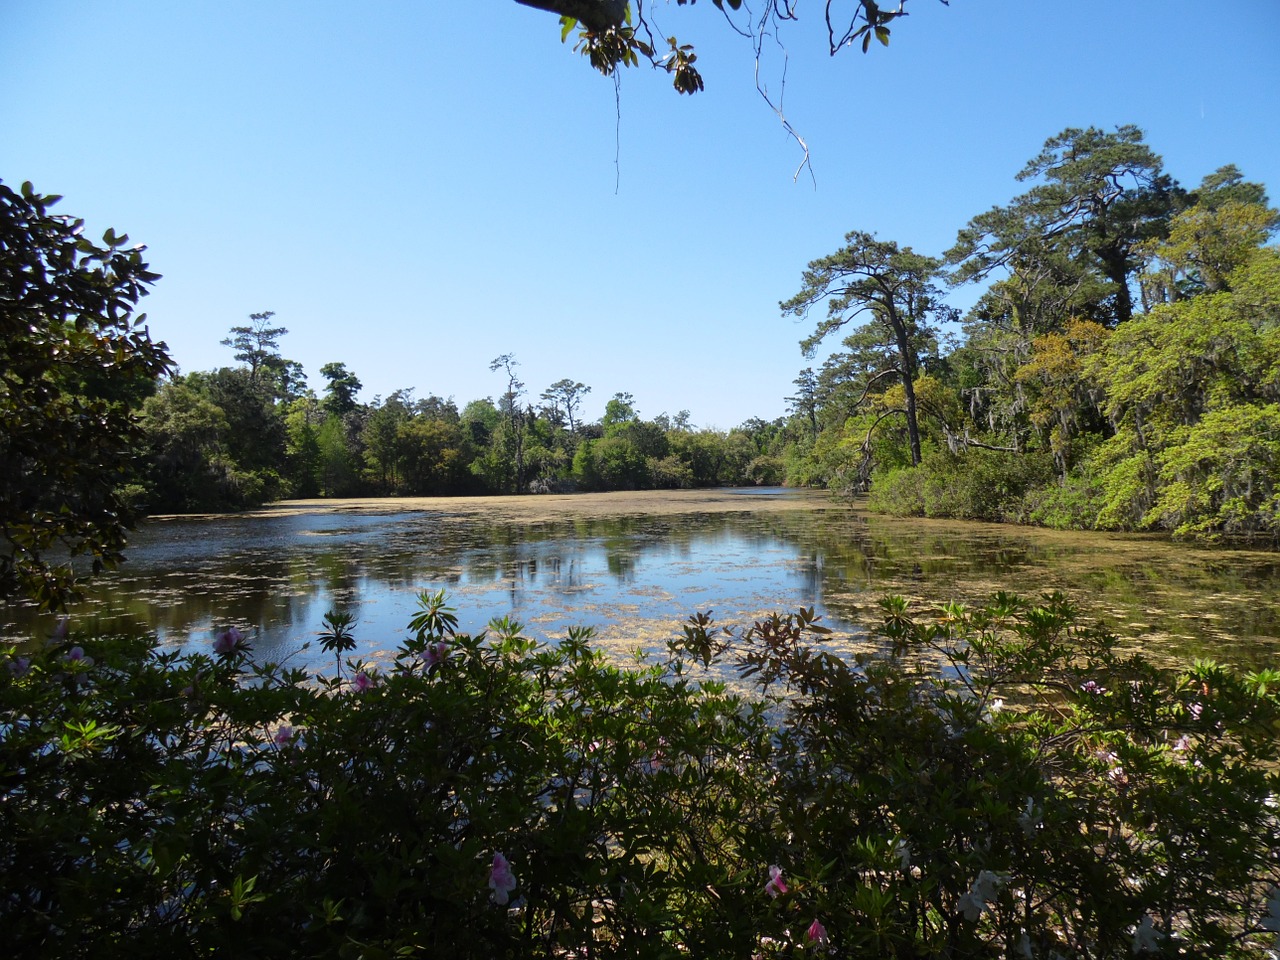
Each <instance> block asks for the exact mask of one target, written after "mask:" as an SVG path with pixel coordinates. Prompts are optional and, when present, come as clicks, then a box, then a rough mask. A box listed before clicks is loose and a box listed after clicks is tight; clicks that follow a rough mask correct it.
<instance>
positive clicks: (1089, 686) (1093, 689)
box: [1080, 680, 1107, 695]
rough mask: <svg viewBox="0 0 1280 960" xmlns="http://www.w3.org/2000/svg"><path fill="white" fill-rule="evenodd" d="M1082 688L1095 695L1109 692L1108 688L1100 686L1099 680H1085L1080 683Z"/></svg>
mask: <svg viewBox="0 0 1280 960" xmlns="http://www.w3.org/2000/svg"><path fill="white" fill-rule="evenodd" d="M1080 689H1081V690H1082V691H1083V692H1084V693H1092V694H1095V695H1099V694H1103V693H1106V692H1107V688H1106V687H1100V686H1098V684H1097V681H1095V680H1087V681H1085V682H1084V683H1082V684H1080Z"/></svg>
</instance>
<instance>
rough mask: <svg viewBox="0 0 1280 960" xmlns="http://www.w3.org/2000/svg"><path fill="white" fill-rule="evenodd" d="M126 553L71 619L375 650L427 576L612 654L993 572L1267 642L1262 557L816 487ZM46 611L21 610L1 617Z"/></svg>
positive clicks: (380, 506) (511, 512) (228, 531)
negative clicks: (871, 502)
mask: <svg viewBox="0 0 1280 960" xmlns="http://www.w3.org/2000/svg"><path fill="white" fill-rule="evenodd" d="M127 553H128V556H129V561H128V563H127V564H126V565H125V566H123V567H122V568H121V569H120V570H118V571H115V572H114V573H112V574H110V575H108V576H107V577H104V578H103V579H102V580H101V581H100V582H99V584H98V585H97V586H96V587H95V588H94V589H93V591H92V593H91V596H90V597H89V598H88V600H87V602H86V603H85V604H83V605H81V606H79V607H77V608H76V610H75V611H74V613H73V623H74V624H75V625H76V626H77V628H89V629H93V628H100V629H111V630H130V631H133V630H150V631H155V632H156V633H157V634H158V635H159V636H160V637H161V639H162V640H164V641H165V642H166V643H172V644H193V645H195V646H197V647H199V648H202V649H207V648H208V644H209V643H210V642H211V639H212V636H213V633H214V632H215V631H216V630H218V629H221V628H223V627H225V626H227V625H230V624H235V625H236V626H238V627H240V628H241V629H242V630H245V631H246V632H247V633H249V634H251V635H252V636H253V638H254V646H255V651H256V654H257V656H258V658H259V659H272V660H281V659H285V658H290V662H291V663H295V664H299V665H302V664H306V663H315V662H319V661H320V660H321V659H326V660H327V658H322V656H321V654H320V651H319V649H318V645H317V644H315V643H314V638H315V634H316V633H317V631H318V630H319V629H320V622H321V618H322V617H323V615H324V614H325V612H326V611H328V610H330V609H337V610H343V611H346V612H349V613H351V614H352V615H353V616H354V617H355V618H356V627H355V634H356V637H357V640H358V641H359V644H360V645H359V647H358V649H357V654H358V655H360V656H363V657H370V658H373V657H379V656H382V655H384V654H385V653H386V652H387V651H389V650H391V649H393V648H394V647H395V645H396V644H397V643H398V642H399V640H400V639H402V638H403V637H404V636H405V629H404V628H405V624H406V623H407V621H408V620H409V617H410V616H411V615H412V613H413V611H414V609H415V602H416V596H417V594H418V593H419V592H420V591H423V590H431V591H434V590H436V589H439V588H444V589H445V590H446V591H447V592H448V594H449V596H450V597H451V599H452V603H453V605H454V606H455V607H456V608H457V609H458V612H459V617H460V623H461V628H462V629H464V630H468V631H472V632H474V631H479V630H481V629H483V628H484V625H485V624H486V623H487V622H488V621H489V619H490V618H492V617H499V616H504V615H508V614H509V615H511V616H512V617H514V618H515V619H517V620H519V621H521V622H522V623H524V624H525V625H526V628H527V632H528V633H529V634H531V635H535V636H538V637H545V638H554V637H556V636H562V635H563V634H564V632H565V630H566V629H567V628H568V627H569V626H571V625H575V624H578V625H584V626H592V627H595V628H596V630H597V632H598V638H599V642H600V643H601V644H602V645H603V646H605V647H607V648H609V649H611V650H613V651H616V652H619V653H625V652H627V651H629V650H631V649H633V648H635V647H641V648H644V649H648V650H653V649H660V648H661V647H662V646H663V644H664V641H665V640H666V639H667V638H669V637H671V636H674V635H676V634H678V633H679V625H680V623H681V622H682V621H683V620H684V619H685V618H686V617H688V616H689V615H690V614H692V613H694V612H696V611H707V610H711V611H713V614H714V616H715V618H716V620H717V622H719V623H722V624H738V625H749V624H750V622H751V621H752V620H754V619H756V618H758V617H760V616H762V615H764V614H765V613H767V612H769V611H772V610H782V611H786V610H794V609H796V608H797V607H799V606H806V607H807V606H816V607H817V609H818V612H819V613H820V614H821V615H822V616H823V617H824V618H825V620H824V622H825V623H826V624H827V625H828V626H831V627H834V628H836V630H837V631H838V633H839V635H840V636H839V637H837V638H836V639H835V640H833V646H835V647H836V648H837V649H846V648H848V647H849V646H851V645H852V646H856V645H857V643H858V642H859V640H860V638H861V637H862V635H863V633H862V630H861V627H860V625H861V624H865V623H869V622H873V621H874V619H875V615H876V600H877V599H878V598H879V597H881V596H883V595H885V594H889V593H898V594H902V595H904V596H907V597H909V598H911V599H913V600H914V601H916V602H917V603H918V604H920V605H921V606H928V605H931V604H936V603H941V602H943V601H946V600H950V599H958V600H962V601H965V602H968V603H975V602H980V601H981V600H982V599H983V598H985V597H989V596H990V595H991V594H992V593H993V592H994V591H996V590H1002V589H1003V590H1011V591H1015V592H1019V593H1021V594H1023V595H1024V596H1028V597H1038V596H1039V595H1040V594H1041V593H1043V592H1045V591H1047V590H1061V591H1063V592H1064V593H1066V594H1068V595H1069V596H1070V597H1072V598H1073V599H1074V600H1075V601H1076V602H1077V603H1078V604H1079V606H1080V607H1081V609H1082V611H1083V612H1084V613H1085V614H1086V615H1087V616H1089V617H1091V618H1094V619H1097V620H1100V621H1102V622H1104V623H1106V624H1107V625H1108V626H1109V627H1110V628H1111V629H1112V630H1114V631H1115V632H1117V633H1118V634H1120V635H1121V636H1122V637H1124V638H1126V639H1132V640H1133V641H1135V642H1138V643H1140V644H1141V645H1142V646H1143V647H1144V648H1146V649H1147V650H1148V651H1149V652H1151V653H1156V654H1160V655H1166V654H1167V655H1169V656H1171V657H1179V658H1185V657H1198V656H1212V657H1214V658H1215V659H1218V660H1222V661H1226V662H1230V663H1234V664H1236V665H1240V666H1262V665H1274V663H1275V660H1276V654H1277V652H1280V555H1277V554H1275V553H1270V552H1263V551H1246V550H1218V549H1209V548H1203V547H1191V546H1188V545H1186V544H1176V543H1172V542H1170V541H1168V540H1165V539H1162V538H1158V537H1152V536H1132V535H1112V534H1102V533H1063V532H1057V531H1048V530H1038V529H1033V528H1025V527H1009V526H1000V525H992V524H975V523H963V522H953V521H930V520H902V519H895V518H889V517H879V516H875V515H871V514H868V513H866V512H865V511H863V510H861V509H860V508H857V507H850V506H849V505H847V504H841V503H836V502H833V501H831V500H830V499H829V498H828V497H827V496H826V495H825V494H822V493H818V492H814V491H795V490H782V489H770V488H764V489H757V488H752V489H742V490H713V491H649V492H644V493H610V494H579V495H572V496H569V495H565V496H546V497H481V498H468V499H440V498H426V499H417V500H351V501H292V502H286V503H282V504H276V505H273V506H271V507H268V508H265V509H262V510H258V511H254V512H252V513H246V514H239V515H235V516H217V517H174V518H157V519H153V520H150V521H148V522H147V523H146V524H144V525H143V526H142V527H141V528H140V529H139V530H138V531H137V532H136V533H135V534H134V535H133V537H132V538H131V541H130V546H129V549H128V551H127ZM51 626H52V619H51V618H49V617H47V616H38V615H36V614H34V613H32V612H29V611H18V612H17V614H16V615H15V616H11V617H10V622H9V623H7V624H3V625H0V630H2V631H3V632H4V634H5V635H7V636H19V635H22V634H23V633H25V632H27V631H32V630H34V631H39V632H43V631H46V630H48V629H50V628H51ZM307 641H312V645H311V647H310V648H309V649H308V650H305V651H301V648H302V647H303V645H304V644H305V643H306V642H307ZM300 651H301V652H300Z"/></svg>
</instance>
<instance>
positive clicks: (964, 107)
mask: <svg viewBox="0 0 1280 960" xmlns="http://www.w3.org/2000/svg"><path fill="white" fill-rule="evenodd" d="M4 6H5V14H4V19H5V28H4V30H3V32H2V33H0V90H3V91H4V96H3V97H0V179H3V180H5V181H6V182H10V183H17V182H20V181H22V180H31V181H32V182H33V183H34V184H35V185H36V186H37V187H38V188H39V189H41V190H43V191H45V192H51V193H60V194H62V195H64V196H65V198H66V199H65V200H64V201H63V203H62V205H61V208H60V209H61V211H62V212H64V213H73V214H76V215H78V216H83V217H85V218H86V220H87V221H88V225H89V228H90V230H92V231H95V232H97V233H101V231H102V230H104V229H105V228H107V227H108V226H110V227H114V228H116V229H117V230H123V231H127V232H128V233H129V235H130V237H131V238H132V239H133V240H135V241H139V242H143V243H146V244H147V246H148V248H149V256H150V261H151V263H152V266H153V268H154V269H155V270H157V271H158V272H160V273H161V274H163V279H162V280H161V281H159V283H158V284H157V285H156V287H155V290H154V292H153V293H152V295H151V296H150V297H148V298H147V300H146V302H145V306H146V310H147V313H148V315H149V318H150V323H151V328H152V332H153V334H154V335H155V336H156V337H158V338H160V339H163V340H165V341H166V342H167V343H168V344H169V346H170V348H171V351H172V353H173V356H174V358H175V359H176V360H177V362H178V363H179V364H180V366H181V368H182V369H183V370H184V371H192V370H202V369H211V368H213V367H217V366H221V365H224V364H228V363H230V362H231V355H230V351H229V350H227V349H226V348H224V347H221V346H219V341H220V340H221V339H223V338H224V337H225V336H226V335H227V332H228V330H229V328H230V327H231V326H232V325H235V324H241V323H245V322H247V317H248V314H250V313H254V312H257V311H262V310H274V311H275V312H276V322H278V323H280V324H282V325H284V326H286V327H288V328H289V331H290V332H289V334H288V336H287V337H285V338H284V340H283V342H282V347H283V353H284V354H285V355H286V356H287V357H290V358H291V359H295V360H298V361H300V362H301V363H302V364H303V366H304V367H305V369H306V371H307V373H308V375H309V376H310V377H311V381H312V385H313V386H314V387H316V388H317V389H319V388H320V387H321V386H322V384H323V381H322V379H321V378H320V376H319V373H318V371H319V368H320V366H321V365H322V364H324V363H327V362H329V361H334V360H339V361H342V362H345V363H346V364H347V366H348V368H349V369H351V370H352V371H354V372H355V373H356V375H357V376H359V377H360V379H361V380H362V381H363V383H364V386H365V389H364V392H363V395H362V396H363V398H364V399H371V398H372V397H373V396H374V395H375V394H381V395H383V396H385V395H387V394H388V393H390V392H392V391H393V390H396V389H398V388H402V387H413V388H415V389H416V390H417V392H418V395H420V396H425V395H427V394H429V393H435V394H439V395H442V396H453V397H454V398H455V399H456V400H457V401H458V403H459V405H462V404H465V403H466V402H467V401H468V400H471V399H475V398H477V397H482V396H497V395H498V394H499V393H500V392H501V391H502V389H503V388H504V386H505V384H504V381H503V380H502V378H501V377H500V375H499V374H495V373H491V372H490V371H489V369H488V365H489V361H490V360H492V359H493V358H494V357H496V356H498V355H499V354H503V353H513V354H515V356H516V358H517V359H518V360H519V362H520V364H521V366H520V368H519V371H518V372H519V373H520V375H521V377H522V379H523V380H524V381H525V382H526V384H527V389H528V391H529V396H530V399H534V400H536V398H537V395H538V394H539V393H540V392H541V391H542V390H543V389H545V388H546V387H547V386H548V385H549V384H551V383H552V382H554V381H556V380H559V379H561V378H564V377H570V378H573V379H574V380H579V381H582V382H583V383H586V384H588V385H590V386H591V387H592V388H593V392H592V394H591V396H590V397H589V398H588V404H587V407H586V410H585V412H586V415H587V416H588V417H596V416H599V414H600V413H601V412H602V411H603V408H604V403H605V401H606V400H608V398H609V397H610V396H611V395H612V394H613V393H614V392H617V391H625V392H629V393H632V394H633V395H634V396H635V400H636V405H637V407H638V409H639V410H640V412H641V414H642V415H643V416H646V417H650V416H655V415H657V414H659V413H662V412H664V411H665V412H668V413H675V412H677V411H679V410H681V409H688V410H689V411H690V412H691V414H692V420H693V422H694V423H696V424H698V425H702V426H716V427H720V428H728V427H731V426H733V425H735V424H737V423H739V422H741V421H743V420H745V419H747V418H749V417H753V416H758V417H764V418H772V417H775V416H779V415H781V414H782V413H783V412H784V411H785V408H786V402H785V400H784V398H785V397H786V396H787V395H788V394H789V393H790V392H791V391H792V387H791V382H792V380H793V379H794V378H795V376H796V375H797V373H798V371H799V370H800V369H801V368H802V367H803V366H805V365H808V364H809V363H810V361H806V360H804V358H803V357H802V356H801V354H800V352H799V348H798V346H797V344H798V341H799V340H800V339H801V338H802V337H803V336H805V335H806V334H807V333H808V332H809V326H808V325H802V324H797V323H796V322H795V321H793V320H791V319H784V318H782V317H781V315H780V313H779V311H778V306H777V305H778V301H780V300H783V299H785V298H787V297H789V296H790V295H792V294H793V293H795V292H796V291H797V290H798V289H799V283H800V274H801V271H802V269H803V268H804V266H805V264H806V263H807V262H808V261H809V260H811V259H813V258H815V257H819V256H822V255H824V254H826V253H829V252H831V251H832V250H834V249H836V248H837V247H838V246H840V244H841V241H842V239H843V236H844V234H845V233H846V232H847V231H849V230H854V229H859V230H869V231H873V232H876V233H878V234H879V235H880V236H881V237H883V238H887V239H893V240H896V241H898V242H899V243H901V244H903V245H909V246H912V247H914V248H915V249H916V250H919V251H921V252H926V253H933V254H936V253H940V252H941V251H942V250H944V249H945V248H946V247H947V246H949V245H950V243H951V242H952V240H953V239H954V237H955V233H956V230H957V229H958V228H959V227H961V226H962V225H963V224H964V223H965V222H966V221H967V220H968V219H969V218H970V217H972V216H973V215H975V214H977V213H980V212H982V211H984V210H986V209H988V208H989V207H991V206H993V205H995V204H1001V203H1005V202H1007V201H1008V200H1009V199H1010V198H1012V197H1013V196H1014V195H1015V193H1017V192H1018V190H1019V189H1020V188H1019V185H1018V184H1016V183H1015V182H1014V179H1013V177H1014V174H1015V173H1017V171H1018V170H1019V169H1021V167H1022V166H1023V165H1024V163H1025V162H1026V161H1027V160H1028V159H1029V158H1030V157H1032V156H1033V155H1035V154H1036V153H1037V152H1038V150H1039V148H1040V146H1041V145H1042V143H1043V142H1044V140H1045V139H1047V138H1048V137H1050V136H1052V135H1053V134H1055V133H1057V132H1058V131H1060V130H1062V129H1063V128H1065V127H1070V126H1091V125H1092V126H1098V127H1103V128H1107V129H1110V128H1114V127H1115V126H1116V125H1119V124H1124V123H1134V124H1137V125H1138V126H1140V127H1141V128H1143V129H1144V130H1145V131H1146V133H1147V139H1148V142H1149V143H1150V145H1151V146H1152V147H1153V148H1154V149H1155V150H1156V151H1157V152H1158V153H1160V154H1161V155H1162V156H1163V157H1164V160H1165V165H1166V169H1167V170H1168V172H1169V173H1171V174H1172V175H1173V176H1174V177H1175V178H1177V179H1178V180H1179V181H1181V182H1182V183H1183V184H1184V185H1186V186H1194V185H1195V184H1197V183H1198V182H1199V180H1200V178H1201V177H1202V176H1203V175H1205V174H1206V173H1209V172H1211V171H1212V170H1214V169H1216V168H1217V167H1219V166H1221V165H1222V164H1225V163H1235V164H1237V165H1238V166H1239V167H1240V168H1241V169H1242V170H1243V171H1244V173H1245V175H1246V176H1247V177H1249V178H1250V179H1252V180H1258V181H1262V182H1263V183H1265V184H1267V185H1268V187H1269V188H1270V191H1271V194H1272V197H1273V199H1280V150H1278V149H1277V147H1278V146H1280V142H1278V136H1277V132H1276V131H1277V121H1278V120H1280V109H1278V108H1277V104H1278V103H1280V96H1278V93H1277V91H1280V53H1277V52H1276V51H1277V49H1280V45H1278V43H1277V41H1278V40H1280V3H1277V2H1275V0H1233V2H1231V3H1204V2H1203V0H1201V2H1186V0H1105V2H1104V0H952V3H951V5H950V6H949V7H944V6H942V5H941V4H940V3H937V2H936V0H909V3H908V10H909V12H910V14H911V15H910V16H909V17H908V18H907V19H905V20H903V21H900V23H899V25H898V26H896V27H895V28H894V32H893V40H892V45H891V46H890V48H889V49H887V50H886V49H881V48H879V47H878V46H877V47H875V48H874V49H873V50H872V51H871V53H870V54H868V55H866V56H864V55H862V54H861V53H860V52H857V51H852V50H850V51H845V52H843V53H842V54H841V55H840V56H838V57H836V58H834V59H832V58H830V57H828V56H827V53H826V46H825V34H824V32H823V30H822V24H821V17H820V14H821V6H820V5H819V4H818V3H817V0H807V2H803V3H800V4H799V8H800V13H801V15H802V17H803V20H802V22H801V23H800V24H798V25H797V24H791V25H789V29H787V30H786V31H785V32H784V33H783V34H782V37H781V39H782V40H783V42H784V43H785V44H786V47H787V50H788V53H789V54H790V59H789V64H788V67H787V73H786V91H785V101H784V103H785V107H786V111H787V115H788V119H789V120H790V121H791V122H792V124H793V125H794V126H795V127H796V128H797V129H798V130H799V131H800V133H801V134H802V135H803V136H804V137H805V138H806V139H807V141H808V143H809V145H810V148H811V150H812V156H813V171H814V175H815V177H816V186H815V184H814V181H812V180H810V179H809V177H808V175H807V174H804V175H802V176H801V177H800V179H799V180H798V181H796V182H793V180H792V173H793V171H794V169H795V167H796V165H797V163H798V162H799V160H800V154H799V151H798V149H797V148H796V146H795V144H794V143H793V142H791V141H789V140H788V138H787V136H786V134H785V133H784V132H783V131H782V129H781V128H780V126H779V124H778V122H777V120H776V119H775V117H774V116H773V114H772V113H771V112H770V110H769V108H768V107H767V106H766V105H765V103H764V102H763V101H762V100H761V98H760V97H759V95H758V94H757V93H756V91H755V88H754V84H753V68H754V63H753V55H752V50H751V47H750V44H749V43H748V42H747V41H745V40H743V39H741V38H740V37H737V36H736V35H734V34H733V33H732V32H731V31H730V30H728V29H727V27H726V26H725V24H724V23H723V20H722V18H721V17H720V14H719V13H718V12H717V11H716V10H715V8H714V7H713V6H711V4H710V2H709V0H704V2H703V3H701V4H698V5H697V6H696V7H694V8H692V9H691V8H689V7H676V6H675V5H674V4H671V5H665V4H662V3H656V4H653V5H652V6H654V7H655V8H656V11H657V13H658V15H659V16H658V22H659V24H660V27H661V29H662V30H663V31H664V32H666V33H674V34H676V35H677V36H679V37H680V39H681V40H683V41H687V42H692V43H694V44H695V46H696V47H697V50H698V55H699V60H698V65H699V66H700V67H701V68H702V71H703V74H704V77H705V78H706V82H707V89H706V91H705V92H704V93H702V94H699V95H698V96H696V97H681V96H679V95H677V94H676V93H675V92H674V91H673V90H672V89H671V88H670V86H669V83H668V82H667V79H666V77H665V76H664V75H661V74H657V73H654V72H652V71H649V70H647V69H641V70H629V71H626V72H624V74H623V75H622V77H621V83H620V86H619V90H618V96H617V98H615V90H614V85H613V83H612V82H611V81H610V80H608V79H605V78H602V77H600V76H599V75H597V74H595V73H594V72H593V71H592V70H591V69H590V68H589V66H588V65H587V64H586V62H585V61H584V60H583V59H582V58H580V57H578V56H575V55H574V54H573V53H572V50H571V47H570V46H568V45H563V46H562V45H561V43H560V33H559V28H558V25H557V22H556V19H555V17H554V16H552V15H549V14H545V13H541V12H539V11H535V10H532V9H529V8H526V7H523V6H519V5H517V4H516V3H514V2H512V0H484V2H480V0H472V2H453V3H442V2H423V0H416V2H414V0H403V2H401V0H384V2H378V3H369V4H354V3H351V2H350V0H347V2H341V3H339V2H330V0H306V2H303V0H252V2H236V0H221V2H212V0H208V2H200V0H191V2H182V3H174V2H172V0H113V2H110V3H104V2H101V0H6V3H5V4H4ZM781 66H782V62H781V58H780V57H779V56H778V55H777V54H776V52H775V53H773V55H771V56H770V57H769V58H768V59H767V60H766V61H765V62H764V63H763V64H762V76H764V77H765V78H766V80H767V81H768V82H769V85H770V88H771V89H773V90H775V91H776V89H777V86H778V81H779V79H780V76H781V74H780V70H781ZM615 161H616V162H615ZM972 298H973V294H972V293H971V292H969V293H966V292H963V291H962V292H960V293H959V294H957V296H956V302H957V303H958V304H960V305H964V304H965V303H967V302H970V301H971V300H972Z"/></svg>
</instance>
